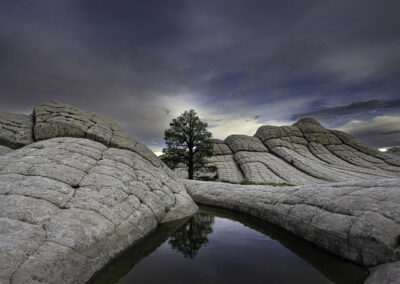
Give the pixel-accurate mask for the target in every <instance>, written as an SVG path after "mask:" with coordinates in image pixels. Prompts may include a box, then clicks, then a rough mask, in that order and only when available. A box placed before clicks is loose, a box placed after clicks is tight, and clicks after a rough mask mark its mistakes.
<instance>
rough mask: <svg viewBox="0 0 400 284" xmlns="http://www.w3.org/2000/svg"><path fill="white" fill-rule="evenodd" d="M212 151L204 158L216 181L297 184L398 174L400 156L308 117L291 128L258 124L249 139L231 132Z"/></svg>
mask: <svg viewBox="0 0 400 284" xmlns="http://www.w3.org/2000/svg"><path fill="white" fill-rule="evenodd" d="M223 149H226V150H223ZM214 152H215V155H214V156H213V157H212V158H210V159H209V161H210V163H211V164H214V165H215V166H216V167H217V169H218V176H219V179H220V180H221V181H229V182H240V181H243V180H244V179H246V180H248V181H250V182H254V183H271V182H272V183H290V184H293V185H300V184H321V183H327V182H339V181H346V180H364V179H377V178H395V177H400V157H396V156H395V155H391V154H388V153H382V152H380V151H378V150H376V149H374V148H372V147H369V146H368V145H365V144H363V143H360V142H359V141H357V140H356V139H355V138H354V137H352V136H351V135H349V134H347V133H344V132H341V131H336V130H327V129H325V128H323V127H322V126H321V124H320V123H319V122H317V121H315V120H313V119H310V118H305V119H301V120H299V121H298V122H296V123H295V124H294V125H292V126H282V127H277V126H262V127H260V128H259V129H258V130H257V132H256V134H255V135H254V137H251V136H246V135H231V136H229V137H227V138H226V139H225V141H224V142H222V141H221V142H218V143H216V144H215V146H214Z"/></svg>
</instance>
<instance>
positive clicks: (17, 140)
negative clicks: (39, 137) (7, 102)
mask: <svg viewBox="0 0 400 284" xmlns="http://www.w3.org/2000/svg"><path fill="white" fill-rule="evenodd" d="M32 127H33V117H32V116H31V115H25V114H17V113H6V112H1V113H0V145H2V146H6V147H9V148H12V149H17V148H20V147H23V146H25V145H28V144H31V143H33V137H32V135H33V133H32ZM0 154H1V149H0Z"/></svg>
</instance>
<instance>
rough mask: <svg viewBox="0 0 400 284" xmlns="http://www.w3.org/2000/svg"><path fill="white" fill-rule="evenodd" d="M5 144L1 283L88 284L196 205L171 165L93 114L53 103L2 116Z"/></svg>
mask: <svg viewBox="0 0 400 284" xmlns="http://www.w3.org/2000/svg"><path fill="white" fill-rule="evenodd" d="M35 141H37V142H35ZM0 145H1V146H0V283H43V282H44V283H84V282H86V281H87V280H89V279H90V277H91V276H92V275H93V274H94V273H95V272H96V271H97V270H99V269H100V268H102V266H104V265H105V264H106V263H108V262H109V261H110V260H111V259H112V258H113V257H115V256H116V255H117V254H118V253H120V252H121V251H123V250H124V249H126V248H127V247H129V246H131V245H132V244H134V243H135V242H136V241H137V240H139V239H141V238H143V237H144V236H146V235H147V234H148V233H149V232H150V231H152V230H154V229H155V228H156V227H157V225H158V224H160V223H166V222H169V221H173V220H177V219H181V218H185V217H188V216H191V215H192V214H194V213H195V212H196V211H197V206H196V204H195V203H194V202H193V200H192V199H191V197H190V196H189V195H188V194H187V192H186V189H185V188H184V186H183V184H182V183H181V181H180V180H179V179H178V178H177V177H176V175H175V174H174V173H173V172H172V171H171V170H170V169H169V168H168V167H166V166H165V165H164V164H163V163H162V162H161V161H160V160H159V159H158V158H157V157H156V156H155V155H154V154H153V153H152V152H151V151H150V150H149V149H148V148H147V147H146V146H144V145H143V144H141V143H139V142H137V141H136V140H135V139H134V138H132V137H131V136H130V135H129V134H128V133H126V132H125V131H123V129H122V128H121V127H120V126H119V125H117V124H115V123H114V122H112V121H109V120H107V119H105V118H103V117H101V116H99V115H97V114H95V113H91V112H87V111H82V110H79V109H76V108H74V107H72V106H69V105H64V104H60V103H56V102H49V103H46V104H43V105H40V106H38V107H36V108H35V110H34V113H33V115H32V116H30V115H19V114H8V113H1V114H0Z"/></svg>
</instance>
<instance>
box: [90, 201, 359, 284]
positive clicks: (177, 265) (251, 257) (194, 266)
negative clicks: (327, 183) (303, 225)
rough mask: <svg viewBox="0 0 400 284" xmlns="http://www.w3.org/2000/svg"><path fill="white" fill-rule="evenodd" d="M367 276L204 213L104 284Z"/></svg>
mask: <svg viewBox="0 0 400 284" xmlns="http://www.w3.org/2000/svg"><path fill="white" fill-rule="evenodd" d="M366 276H367V271H366V270H365V269H363V268H362V267H359V266H357V265H354V264H352V263H349V262H346V261H344V260H342V259H340V258H337V257H335V256H332V255H330V254H328V253H326V252H324V251H322V250H320V249H319V248H316V247H315V246H313V245H311V244H309V243H307V242H304V241H302V240H299V239H297V238H295V237H293V236H292V235H290V234H289V233H287V232H285V231H283V230H281V229H279V228H277V227H275V226H272V225H271V224H268V223H266V222H263V221H260V220H258V219H256V218H252V217H249V216H247V215H243V214H238V213H233V212H230V211H225V210H220V209H215V208H210V207H201V211H200V213H198V214H197V215H195V216H194V217H193V218H191V219H190V220H188V221H179V222H174V223H171V224H168V225H164V226H162V227H161V228H160V229H158V230H157V231H155V232H154V233H152V234H151V235H150V236H149V237H148V238H146V239H145V240H143V241H141V242H140V243H138V244H137V245H136V246H134V247H133V248H131V249H129V250H127V251H126V252H125V253H123V254H122V255H121V256H120V257H119V258H117V259H116V260H114V261H113V262H112V263H110V264H109V265H108V266H107V267H106V268H105V269H104V270H103V271H101V272H100V273H99V274H98V275H97V276H96V277H95V278H94V279H93V280H92V281H91V282H92V283H96V284H100V283H189V284H194V283H270V284H274V283H281V284H285V283H346V284H352V283H354V284H356V283H363V281H364V279H365V278H366Z"/></svg>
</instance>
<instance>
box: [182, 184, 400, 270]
mask: <svg viewBox="0 0 400 284" xmlns="http://www.w3.org/2000/svg"><path fill="white" fill-rule="evenodd" d="M184 183H185V186H186V189H187V191H188V193H189V194H190V195H191V196H192V198H193V199H194V200H195V201H196V202H198V203H200V204H204V205H209V206H217V207H222V208H226V209H231V210H234V211H238V212H242V213H246V214H249V215H252V216H255V217H258V218H260V219H263V220H265V221H268V222H271V223H273V224H276V225H278V226H280V227H282V228H284V229H286V230H288V231H289V232H291V233H293V234H294V235H296V236H298V237H301V238H303V239H305V240H307V241H310V242H312V243H314V244H316V245H317V246H319V247H321V248H324V249H326V250H328V251H330V252H331V253H333V254H336V255H338V256H340V257H343V258H345V259H348V260H351V261H354V262H356V263H359V264H361V265H366V266H373V265H377V264H380V263H386V262H393V261H396V260H399V259H400V249H399V237H400V207H399V203H400V179H386V180H364V181H353V182H341V183H330V184H320V185H302V186H288V187H272V186H262V185H233V184H227V183H219V182H201V181H189V180H187V181H185V182H184Z"/></svg>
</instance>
